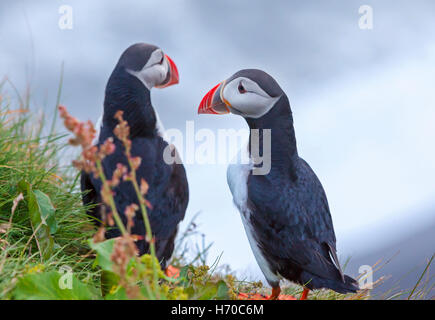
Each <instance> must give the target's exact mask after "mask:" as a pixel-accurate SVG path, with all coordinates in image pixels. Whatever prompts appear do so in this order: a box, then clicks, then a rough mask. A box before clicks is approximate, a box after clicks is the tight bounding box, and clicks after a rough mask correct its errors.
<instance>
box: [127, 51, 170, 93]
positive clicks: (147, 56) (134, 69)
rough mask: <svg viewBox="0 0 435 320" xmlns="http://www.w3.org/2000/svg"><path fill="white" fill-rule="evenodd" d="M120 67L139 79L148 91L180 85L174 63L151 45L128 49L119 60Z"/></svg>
mask: <svg viewBox="0 0 435 320" xmlns="http://www.w3.org/2000/svg"><path fill="white" fill-rule="evenodd" d="M118 67H121V68H124V69H125V71H126V72H128V73H130V74H131V75H133V76H135V77H136V78H138V79H139V80H140V81H141V82H142V83H143V84H144V85H145V87H147V89H148V90H151V88H153V87H156V88H165V87H168V86H170V85H173V84H177V83H178V70H177V66H176V65H175V63H174V61H172V59H171V58H169V56H168V55H166V54H164V53H163V50H162V49H160V48H159V47H156V46H154V45H151V44H146V43H136V44H134V45H132V46H130V47H128V48H127V49H126V50H125V51H124V52H123V54H122V55H121V57H120V58H119V61H118Z"/></svg>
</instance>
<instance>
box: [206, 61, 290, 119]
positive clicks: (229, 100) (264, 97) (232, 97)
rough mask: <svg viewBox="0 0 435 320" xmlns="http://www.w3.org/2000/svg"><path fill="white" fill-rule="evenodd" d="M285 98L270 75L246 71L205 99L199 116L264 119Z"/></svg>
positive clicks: (236, 75) (226, 82) (220, 85)
mask: <svg viewBox="0 0 435 320" xmlns="http://www.w3.org/2000/svg"><path fill="white" fill-rule="evenodd" d="M283 94H284V92H283V91H282V89H281V88H280V86H279V85H278V83H277V82H276V81H275V79H273V78H272V77H271V76H270V75H268V74H267V73H266V72H264V71H261V70H257V69H245V70H240V71H239V72H236V73H235V74H234V75H232V76H231V77H230V78H228V79H227V80H224V81H222V82H221V83H219V84H218V85H216V86H215V87H214V88H213V89H211V90H210V91H209V92H208V93H207V94H206V95H205V96H204V98H203V99H202V101H201V104H200V105H199V108H198V113H199V114H201V113H210V114H226V113H230V112H231V113H234V114H237V115H241V116H243V117H244V118H254V119H257V118H260V117H262V116H263V115H265V114H266V113H267V112H269V110H270V109H272V108H273V106H274V105H275V103H276V102H277V101H278V100H279V98H280V97H281V96H282V95H283Z"/></svg>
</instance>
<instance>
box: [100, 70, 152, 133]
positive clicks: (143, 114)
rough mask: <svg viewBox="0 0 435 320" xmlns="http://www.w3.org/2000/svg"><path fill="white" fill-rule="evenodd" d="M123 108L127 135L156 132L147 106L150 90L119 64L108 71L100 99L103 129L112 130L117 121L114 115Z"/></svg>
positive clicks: (150, 110)
mask: <svg viewBox="0 0 435 320" xmlns="http://www.w3.org/2000/svg"><path fill="white" fill-rule="evenodd" d="M118 110H122V111H124V113H123V117H124V120H126V121H127V122H128V125H129V126H130V138H134V137H137V136H152V135H154V134H155V132H156V115H155V112H154V109H153V106H152V105H151V97H150V91H149V90H148V88H146V87H145V85H144V84H143V83H142V82H141V81H140V80H139V79H138V78H136V77H135V76H133V75H131V74H129V73H128V72H126V71H125V69H124V68H122V67H117V68H115V70H114V71H113V72H112V75H111V76H110V78H109V81H108V83H107V86H106V95H105V98H104V116H103V128H104V129H105V130H110V131H113V129H114V128H115V127H116V125H117V124H118V120H116V119H115V118H114V116H115V113H116V112H117V111H118Z"/></svg>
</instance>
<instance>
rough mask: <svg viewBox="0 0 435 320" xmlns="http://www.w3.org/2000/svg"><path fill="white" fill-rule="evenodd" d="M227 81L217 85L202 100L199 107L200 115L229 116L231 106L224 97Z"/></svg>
mask: <svg viewBox="0 0 435 320" xmlns="http://www.w3.org/2000/svg"><path fill="white" fill-rule="evenodd" d="M224 87H225V81H224V82H221V83H219V84H217V85H216V86H214V87H213V89H211V90H210V91H209V92H207V94H206V95H205V96H204V98H202V100H201V103H200V104H199V107H198V114H207V113H208V114H227V113H230V110H229V109H228V107H229V106H230V104H229V103H228V102H227V101H226V100H225V99H224V97H223V89H224Z"/></svg>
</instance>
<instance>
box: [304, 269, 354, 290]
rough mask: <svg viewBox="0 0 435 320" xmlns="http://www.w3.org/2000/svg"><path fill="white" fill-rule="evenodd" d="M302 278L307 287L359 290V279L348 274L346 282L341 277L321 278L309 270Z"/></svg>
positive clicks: (345, 277)
mask: <svg viewBox="0 0 435 320" xmlns="http://www.w3.org/2000/svg"><path fill="white" fill-rule="evenodd" d="M301 278H302V280H303V281H304V283H305V287H307V288H308V289H311V290H313V289H320V288H327V289H331V290H334V291H335V292H338V293H349V292H353V293H355V292H357V290H359V286H358V281H356V280H355V279H353V278H351V277H349V276H347V275H344V282H343V281H342V280H341V279H325V278H320V277H318V276H316V275H313V274H310V273H308V272H303V274H302V277H301Z"/></svg>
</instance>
